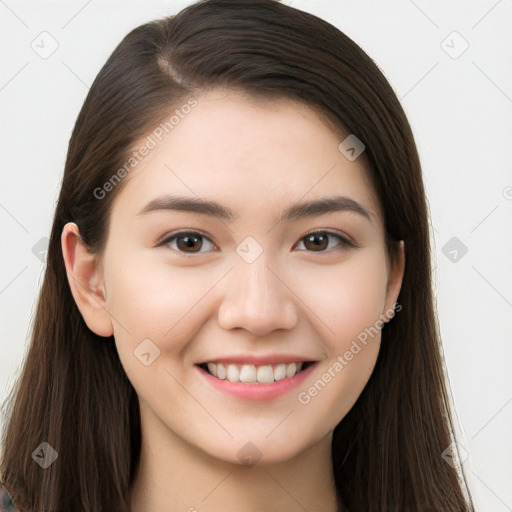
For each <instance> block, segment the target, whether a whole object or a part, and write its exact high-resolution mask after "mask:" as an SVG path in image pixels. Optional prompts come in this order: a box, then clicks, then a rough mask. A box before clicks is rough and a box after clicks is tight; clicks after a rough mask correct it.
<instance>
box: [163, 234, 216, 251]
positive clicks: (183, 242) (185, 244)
mask: <svg viewBox="0 0 512 512" xmlns="http://www.w3.org/2000/svg"><path fill="white" fill-rule="evenodd" d="M205 241H206V247H207V249H208V244H210V245H211V246H212V247H215V244H214V243H213V242H212V241H211V240H210V239H209V238H207V237H206V236H204V235H202V234H201V233H197V232H194V231H182V232H180V233H175V234H173V235H171V236H170V237H168V238H166V239H165V240H163V241H162V242H161V243H160V244H158V245H159V246H161V245H166V246H169V247H170V248H171V249H172V250H174V251H176V252H178V253H184V254H187V253H188V254H201V253H204V252H208V251H201V249H202V248H203V247H204V245H205Z"/></svg>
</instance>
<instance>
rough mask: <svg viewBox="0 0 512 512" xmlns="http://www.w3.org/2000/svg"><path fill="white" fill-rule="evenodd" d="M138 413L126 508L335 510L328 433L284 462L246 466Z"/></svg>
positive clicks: (166, 511)
mask: <svg viewBox="0 0 512 512" xmlns="http://www.w3.org/2000/svg"><path fill="white" fill-rule="evenodd" d="M142 407H144V405H143V404H141V408H142ZM142 412H143V411H142V410H141V420H142V421H141V428H142V447H141V454H140V461H139V467H138V472H137V476H136V478H135V482H134V484H133V486H132V488H131V491H130V498H129V499H130V512H175V511H183V512H225V511H226V510H230V511H231V512H235V511H241V512H242V511H243V512H256V511H261V510H265V511H266V512H282V511H283V510H286V511H290V512H295V511H297V512H299V511H300V512H303V511H304V510H315V511H318V512H336V511H337V502H336V489H335V484H334V477H333V472H332V462H331V444H332V432H330V433H329V435H328V436H326V437H324V438H323V439H320V440H319V441H318V442H317V443H316V444H314V445H311V446H310V447H308V448H307V449H305V450H304V451H303V452H301V453H300V454H298V455H297V456H295V457H293V458H292V459H290V460H287V461H285V462H280V463H277V464H271V465H262V466H260V465H259V464H256V465H253V466H246V465H243V464H232V463H230V462H226V461H222V460H219V459H217V458H214V457H211V456H210V455H208V454H207V453H205V452H204V451H202V450H200V449H198V448H197V447H195V446H192V445H190V444H188V443H187V442H186V441H184V440H183V439H182V438H180V437H178V436H177V435H176V434H174V433H173V432H171V431H170V430H169V429H168V428H167V427H166V426H165V425H164V424H163V423H162V422H161V421H160V420H159V419H158V418H157V417H156V416H154V415H152V413H151V412H150V411H148V410H146V411H144V412H145V413H147V414H142ZM143 418H145V420H144V419H143ZM149 434H150V435H149Z"/></svg>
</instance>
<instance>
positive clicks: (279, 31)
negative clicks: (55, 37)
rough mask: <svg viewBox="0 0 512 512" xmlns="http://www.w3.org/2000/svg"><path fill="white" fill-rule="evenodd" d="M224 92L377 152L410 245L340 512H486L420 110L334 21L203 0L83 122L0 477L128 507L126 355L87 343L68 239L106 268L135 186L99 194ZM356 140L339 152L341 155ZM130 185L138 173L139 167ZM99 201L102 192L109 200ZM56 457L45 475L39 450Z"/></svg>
mask: <svg viewBox="0 0 512 512" xmlns="http://www.w3.org/2000/svg"><path fill="white" fill-rule="evenodd" d="M213 87H227V88H230V89H233V90H239V91H242V92H245V93H247V94H248V95H251V96H258V97H269V98H270V97H271V98H293V99H297V100H300V101H302V102H303V103H306V104H308V105H309V106H312V107H313V108H314V109H316V111H317V112H318V113H320V114H321V115H322V116H324V118H325V119H326V120H329V121H330V122H331V123H332V126H334V127H335V129H337V130H339V133H340V134H342V133H345V134H349V133H353V134H356V136H357V137H358V138H359V139H360V140H361V141H362V142H363V143H364V145H365V147H366V149H365V152H364V158H365V163H366V170H367V173H368V176H369V177H370V179H371V182H372V185H373V186H374V188H375V191H376V193H377V196H378V198H379V201H380V203H381V206H382V211H383V212H384V223H385V229H386V234H387V237H388V251H389V254H390V256H391V257H392V256H393V254H394V251H395V248H396V244H395V243H394V241H397V240H403V241H404V242H405V253H406V267H405V274H404V278H403V282H402V288H401V292H400V295H399V303H400V305H401V306H402V310H401V312H400V313H398V314H397V315H396V316H395V318H394V319H393V320H392V321H391V322H389V323H388V324H385V326H384V327H383V330H382V343H381V349H380V352H379V356H378V359H377V363H376V366H375V368H374V371H373V373H372V375H371V377H370V379H369V382H368V384H367V385H366V387H365V388H364V390H363V392H362V394H361V395H360V397H359V399H358V400H357V402H356V403H355V405H354V406H353V408H352V409H351V410H350V412H349V413H348V414H347V415H346V416H345V417H344V418H343V420H342V421H341V422H340V423H339V424H338V426H337V427H336V429H335V430H334V436H333V445H332V464H333V471H334V475H335V483H336V489H337V493H338V497H339V503H340V507H341V506H342V505H341V504H342V500H343V501H344V502H345V504H346V506H347V507H348V509H349V510H351V511H355V512H362V511H371V512H376V511H380V512H392V511H415V512H426V511H443V512H444V511H450V512H467V511H472V510H474V509H473V505H472V501H471V497H470V494H469V491H468V489H467V484H466V480H465V477H464V474H463V472H461V475H460V476H459V474H458V473H457V470H456V469H455V468H454V467H452V465H450V464H448V463H447V462H446V461H445V460H444V458H443V457H442V453H443V452H444V451H445V449H447V448H448V447H449V445H450V444H451V443H452V441H453V440H454V429H453V424H452V419H451V413H450V409H449V395H448V393H447V389H446V385H445V380H444V379H445V376H444V370H443V364H442V357H441V350H440V336H439V332H438V326H437V321H436V316H435V310H434V301H433V293H432V283H431V260H430V258H431V253H430V242H429V223H428V210H427V205H426V198H425V191H424V186H423V181H422V172H421V167H420V161H419V158H418V154H417V149H416V146H415V142H414V138H413V135H412V132H411V128H410V126H409V123H408V121H407V119H406V116H405V114H404V111H403V110H402V108H401V106H400V103H399V101H398V99H397V97H396V95H395V93H394V92H393V90H392V88H391V86H390V85H389V84H388V82H387V81H386V79H385V77H384V76H383V74H382V73H381V71H379V69H378V67H377V66H376V65H375V63H374V62H373V61H372V59H371V58H369V57H368V56H367V55H366V54H365V53H364V52H363V50H362V49H361V48H360V47H359V46H358V45H357V44H356V43H354V42H353V41H352V40H351V39H349V38H348V37H347V36H346V35H344V34H343V33H342V32H341V31H340V30H338V29H337V28H335V27H334V26H332V25H330V24H329V23H327V22H325V21H323V20H321V19H319V18H317V17H316V16H313V15H311V14H308V13H306V12H302V11H300V10H298V9H294V8H292V7H289V6H286V5H283V4H281V3H279V2H278V1H276V0H256V1H255V0H205V1H202V2H198V3H195V4H192V5H190V6H188V7H187V8H185V9H183V10H182V11H181V12H179V13H178V14H177V15H175V16H170V17H166V18H163V19H161V20H156V21H153V22H150V23H146V24H144V25H142V26H140V27H138V28H136V29H134V30H132V31H131V32H130V33H129V34H128V35H127V36H126V37H125V38H124V39H123V41H122V42H121V43H120V44H119V45H118V47H117V48H116V49H115V50H114V52H113V53H112V55H111V56H110V57H109V59H108V60H107V62H106V63H105V65H104V66H103V68H102V69H101V70H100V72H99V74H98V76H97V77H96V79H95V81H94V83H93V85H92V87H91V89H90V91H89V93H88V95H87V98H86V100H85V102H84V104H83V107H82V109H81V111H80V113H79V115H78V118H77V121H76V125H75V127H74V130H73V133H72V136H71V139H70V141H69V149H68V154H67V160H66V165H65V169H64V178H63V181H62V187H61V191H60V195H59V199H58V204H57V206H56V211H55V216H54V220H53V225H52V230H51V236H50V240H49V248H48V255H47V263H46V269H45V274H44V282H43V284H42V288H41V291H40V294H39V297H38V302H37V310H36V314H35V318H34V321H33V324H32V326H31V332H30V338H31V339H30V346H29V350H28V353H27V356H26V359H25V361H24V365H23V368H22V371H21V374H20V376H19V378H18V380H17V381H16V383H15V386H14V387H13V389H12V390H11V393H10V395H9V396H8V398H7V401H8V405H9V407H8V409H7V410H6V414H7V415H8V417H9V421H8V422H7V425H6V428H5V430H4V432H3V437H2V452H3V458H2V460H1V463H0V472H1V474H2V477H3V480H4V481H5V482H6V483H7V485H8V487H9V489H11V490H12V492H13V494H14V497H15V499H16V500H17V501H18V503H19V504H20V505H21V506H22V507H24V508H26V509H27V510H30V511H59V512H63V511H66V512H70V511H72V512H78V511H85V512H102V511H105V512H107V511H108V512H111V511H113V510H121V509H125V508H127V507H128V493H129V490H130V486H131V484H132V481H133V478H134V475H135V470H136V468H137V465H138V462H139V453H140V447H141V430H140V412H139V405H138V397H137V394H136V392H135V390H134V388H133V387H132V385H131V383H130V381H129V380H128V378H127V376H126V374H125V371H124V369H123V367H122V365H121V363H120V360H119V356H118V353H117V351H116V348H115V344H114V339H113V337H111V338H110V339H108V338H101V337H99V336H97V335H96V334H94V333H93V332H92V331H91V330H89V329H88V327H87V325H86V324H85V322H84V320H83V318H82V316H81V314H80V312H79V310H78V308H77V306H76V304H75V302H74V299H73V296H72V294H71V291H70V287H69V283H68V281H67V276H66V272H65V266H64V261H63V256H62V251H61V233H62V229H63V227H64V225H65V224H66V223H67V222H75V223H76V224H77V225H78V226H79V229H80V234H81V237H82V240H83V242H84V243H85V244H86V246H87V247H88V248H89V250H90V251H91V252H93V253H96V254H98V255H100V254H102V251H103V250H104V247H105V242H106V236H107V233H108V226H109V214H110V211H111V208H112V204H113V202H114V200H115V198H116V197H117V195H118V194H119V193H120V192H121V190H122V189H123V185H124V184H125V183H126V180H127V179H129V176H125V177H124V178H123V179H122V180H121V181H120V183H119V184H117V186H115V187H112V190H110V191H109V192H108V193H107V194H105V195H104V197H102V199H101V200H99V199H98V193H97V190H98V189H101V188H102V187H103V186H104V184H105V183H106V182H108V181H109V180H110V179H111V178H112V176H113V175H114V174H115V173H116V171H117V170H118V169H120V168H122V167H123V165H125V163H126V161H127V160H128V158H129V155H130V154H131V152H132V151H133V148H135V147H136V145H137V142H138V141H139V142H140V140H143V138H144V137H147V135H148V133H150V132H151V130H152V129H154V127H155V126H157V125H158V124H159V123H161V122H162V121H163V120H164V119H165V118H168V116H169V113H170V112H172V110H173V109H174V108H176V107H177V106H179V105H180V104H181V105H182V104H184V103H185V102H186V101H187V98H188V99H190V98H191V97H193V95H194V94H196V93H197V94H199V93H200V92H202V91H205V90H206V89H209V88H213ZM340 142H341V139H340ZM132 172H136V169H135V170H134V171H132ZM95 191H96V193H95ZM43 442H45V443H48V444H49V445H50V447H51V448H52V449H54V450H55V451H56V453H57V454H58V458H57V460H56V461H55V463H53V464H51V465H50V466H49V467H48V468H47V469H44V470H43V469H42V468H41V467H40V465H38V464H36V463H35V462H34V460H33V457H32V454H33V452H34V450H36V448H38V447H39V446H40V445H41V443H43Z"/></svg>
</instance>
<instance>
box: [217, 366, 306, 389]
mask: <svg viewBox="0 0 512 512" xmlns="http://www.w3.org/2000/svg"><path fill="white" fill-rule="evenodd" d="M207 367H208V371H209V372H210V373H211V374H212V375H213V376H215V377H217V378H218V379H221V380H229V381H230V382H244V383H247V384H250V383H254V382H261V383H267V384H269V383H272V382H275V381H278V380H283V379H286V378H289V377H293V376H294V375H296V374H297V373H299V372H300V371H301V370H302V363H288V364H284V363H281V364H276V365H274V366H272V365H270V364H264V365H261V366H255V365H253V364H242V365H236V364H228V365H227V368H226V366H224V364H222V363H207Z"/></svg>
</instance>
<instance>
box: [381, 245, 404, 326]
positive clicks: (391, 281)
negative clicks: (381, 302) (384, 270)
mask: <svg viewBox="0 0 512 512" xmlns="http://www.w3.org/2000/svg"><path fill="white" fill-rule="evenodd" d="M404 272H405V243H404V241H403V240H400V243H399V246H398V249H397V251H396V254H395V258H394V263H393V268H391V269H390V272H389V277H388V284H387V289H386V304H385V308H384V311H383V315H384V316H385V317H387V320H386V321H389V320H391V318H393V316H394V311H395V304H396V302H397V300H398V295H399V294H400V289H401V288H402V281H403V277H404Z"/></svg>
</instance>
